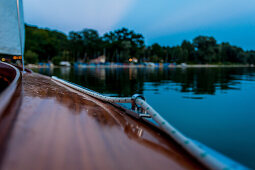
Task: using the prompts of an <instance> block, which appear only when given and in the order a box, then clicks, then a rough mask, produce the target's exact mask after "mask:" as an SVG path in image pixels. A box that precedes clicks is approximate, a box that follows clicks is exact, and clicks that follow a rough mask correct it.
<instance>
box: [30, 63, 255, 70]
mask: <svg viewBox="0 0 255 170" xmlns="http://www.w3.org/2000/svg"><path fill="white" fill-rule="evenodd" d="M25 67H26V68H30V69H33V68H36V69H40V68H69V67H70V68H71V67H78V68H79V69H82V68H231V67H252V68H253V67H255V66H254V65H248V64H229V65H224V64H223V65H217V64H186V65H181V64H178V65H168V66H165V65H163V64H162V65H155V66H151V65H143V64H141V65H133V64H130V65H79V66H58V65H51V66H47V65H45V66H42V65H37V64H28V65H26V66H25Z"/></svg>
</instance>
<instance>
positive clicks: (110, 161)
mask: <svg viewBox="0 0 255 170" xmlns="http://www.w3.org/2000/svg"><path fill="white" fill-rule="evenodd" d="M0 140H1V141H0V151H1V152H0V158H1V159H0V168H1V169H4V170H8V169H12V170H30V169H31V170H46V169H47V170H51V169H54V170H55V169H56V170H58V169H61V170H63V169H72V170H73V169H74V170H78V169H102V170H105V169H106V170H107V169H121V170H125V169H132V170H133V169H134V170H136V169H144V170H149V169H161V170H162V169H203V167H201V165H200V164H199V163H198V162H197V161H195V160H194V159H193V158H192V157H190V156H189V155H188V154H187V153H186V152H184V151H183V150H182V149H181V148H180V147H179V146H178V145H176V144H175V143H174V142H173V141H171V139H169V138H168V137H166V136H164V135H163V134H160V133H158V132H156V131H155V130H153V129H152V128H150V127H149V126H147V125H145V124H143V123H141V122H139V121H138V120H136V119H133V118H131V117H129V116H127V115H126V114H124V113H123V111H121V110H120V109H119V108H116V107H114V106H113V105H110V104H108V103H104V102H101V101H98V100H96V99H93V98H91V97H89V96H86V95H84V94H81V93H79V92H77V91H75V90H73V89H70V88H66V87H64V86H62V85H60V84H56V83H55V82H53V81H51V80H50V78H49V77H46V76H42V75H39V74H35V73H32V74H25V75H23V80H22V85H20V87H19V90H17V92H16V94H15V97H14V98H13V100H12V105H11V106H9V107H8V108H7V110H6V112H5V114H4V115H3V116H2V117H1V119H0Z"/></svg>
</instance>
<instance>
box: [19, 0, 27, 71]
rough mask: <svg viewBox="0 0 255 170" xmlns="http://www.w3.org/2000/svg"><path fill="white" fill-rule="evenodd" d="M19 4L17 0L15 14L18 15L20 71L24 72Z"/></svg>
mask: <svg viewBox="0 0 255 170" xmlns="http://www.w3.org/2000/svg"><path fill="white" fill-rule="evenodd" d="M19 7H20V4H19V0H17V14H18V25H19V41H20V51H21V56H22V71H23V72H24V71H25V64H24V51H23V45H22V36H21V26H20V24H21V22H20V8H19Z"/></svg>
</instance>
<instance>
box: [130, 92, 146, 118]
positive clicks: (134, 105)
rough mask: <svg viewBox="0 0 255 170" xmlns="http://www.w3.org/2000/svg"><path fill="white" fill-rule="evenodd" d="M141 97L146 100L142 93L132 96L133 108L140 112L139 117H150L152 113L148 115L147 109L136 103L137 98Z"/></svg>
mask: <svg viewBox="0 0 255 170" xmlns="http://www.w3.org/2000/svg"><path fill="white" fill-rule="evenodd" d="M138 98H140V99H142V100H144V101H145V98H144V97H143V96H142V95H140V94H134V95H133V96H132V98H131V99H132V110H134V111H136V112H137V113H138V114H139V117H145V118H150V115H148V114H147V113H146V111H145V110H144V109H143V108H142V107H139V106H138V105H137V104H136V100H137V99H138Z"/></svg>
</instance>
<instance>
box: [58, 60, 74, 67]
mask: <svg viewBox="0 0 255 170" xmlns="http://www.w3.org/2000/svg"><path fill="white" fill-rule="evenodd" d="M59 65H60V66H65V67H70V66H71V64H70V62H69V61H61V62H60V63H59Z"/></svg>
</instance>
